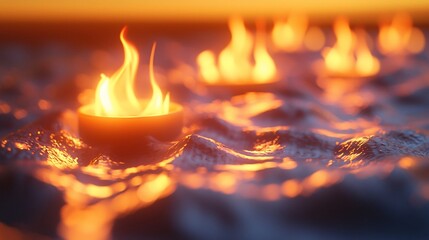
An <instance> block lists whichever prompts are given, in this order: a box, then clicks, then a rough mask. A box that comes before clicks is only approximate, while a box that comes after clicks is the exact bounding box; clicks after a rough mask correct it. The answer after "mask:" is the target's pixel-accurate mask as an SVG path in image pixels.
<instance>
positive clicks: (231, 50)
mask: <svg viewBox="0 0 429 240" xmlns="http://www.w3.org/2000/svg"><path fill="white" fill-rule="evenodd" d="M229 28H230V31H231V42H230V43H229V44H228V46H227V47H226V48H225V49H223V50H222V52H221V53H220V54H219V58H218V61H217V62H216V57H215V54H214V53H213V52H212V51H210V50H205V51H203V52H201V53H200V54H199V55H198V57H197V63H198V65H199V69H200V74H201V77H202V79H203V80H204V81H205V82H207V83H209V84H217V83H222V82H223V83H228V84H246V83H267V82H272V81H274V80H275V77H276V72H277V69H276V65H275V63H274V61H273V59H272V58H271V56H270V54H269V53H268V51H267V48H266V43H265V33H264V31H263V24H258V32H257V34H256V39H255V43H253V42H254V41H253V36H252V34H251V33H249V32H248V31H247V30H246V27H245V25H244V23H243V21H242V20H241V19H240V18H231V19H230V21H229ZM252 50H253V59H254V62H252V61H251V55H252Z"/></svg>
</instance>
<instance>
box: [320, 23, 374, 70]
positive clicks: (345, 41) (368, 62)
mask: <svg viewBox="0 0 429 240" xmlns="http://www.w3.org/2000/svg"><path fill="white" fill-rule="evenodd" d="M334 32H335V36H336V37H337V42H336V43H335V45H334V46H333V47H332V48H325V49H324V51H323V52H322V54H323V57H324V59H325V68H326V71H327V72H329V74H332V75H339V76H358V77H366V76H372V75H374V74H377V73H378V72H379V70H380V63H379V61H378V59H377V58H375V57H374V56H373V55H372V54H371V52H370V50H369V49H368V45H367V42H366V33H365V32H364V31H363V30H359V31H356V32H354V31H352V30H351V29H350V26H349V24H348V21H347V20H346V19H343V18H340V19H338V20H337V21H336V22H335V24H334Z"/></svg>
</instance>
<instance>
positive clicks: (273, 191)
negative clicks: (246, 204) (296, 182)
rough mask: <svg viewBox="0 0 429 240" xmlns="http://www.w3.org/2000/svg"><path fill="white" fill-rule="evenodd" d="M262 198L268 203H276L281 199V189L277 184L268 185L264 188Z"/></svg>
mask: <svg viewBox="0 0 429 240" xmlns="http://www.w3.org/2000/svg"><path fill="white" fill-rule="evenodd" d="M261 194H262V198H263V199H264V200H267V201H276V200H278V199H279V198H280V187H279V185H277V184H268V185H266V186H264V187H262V192H261Z"/></svg>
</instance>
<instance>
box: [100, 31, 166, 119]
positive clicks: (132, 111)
mask: <svg viewBox="0 0 429 240" xmlns="http://www.w3.org/2000/svg"><path fill="white" fill-rule="evenodd" d="M125 32H126V28H123V29H122V31H121V34H120V39H121V42H122V45H123V47H124V55H125V56H124V63H123V64H122V66H121V67H120V68H119V69H118V70H117V71H116V72H115V73H114V74H113V75H112V76H111V77H108V76H106V75H104V74H101V80H100V81H99V83H98V86H97V89H96V93H95V94H96V98H95V114H96V115H99V116H151V115H161V114H167V113H168V112H169V104H170V95H169V94H168V93H167V95H166V96H165V98H164V97H163V94H162V91H161V89H160V87H159V86H158V84H157V82H156V80H155V74H154V70H153V62H154V55H155V47H156V44H154V45H153V47H152V51H151V55H150V63H149V78H150V84H151V86H152V91H153V93H152V97H151V99H150V100H149V101H148V102H142V101H141V100H140V99H138V98H137V96H136V93H135V91H134V84H135V79H136V75H137V68H138V64H139V55H138V52H137V49H136V48H135V47H134V46H133V44H131V43H130V42H129V41H128V40H127V39H126V38H125Z"/></svg>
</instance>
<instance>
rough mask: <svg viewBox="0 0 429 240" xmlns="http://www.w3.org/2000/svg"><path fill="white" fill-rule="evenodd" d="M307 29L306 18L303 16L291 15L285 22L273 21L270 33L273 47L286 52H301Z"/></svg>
mask: <svg viewBox="0 0 429 240" xmlns="http://www.w3.org/2000/svg"><path fill="white" fill-rule="evenodd" d="M307 28H308V18H307V17H306V16H305V15H300V14H292V15H290V16H289V17H288V19H287V20H283V19H281V20H278V21H275V23H274V28H273V31H272V32H271V37H272V39H273V43H274V46H276V47H277V48H279V49H281V50H283V51H287V52H294V51H298V50H301V49H302V47H303V46H302V44H303V42H304V37H305V34H306V31H307Z"/></svg>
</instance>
